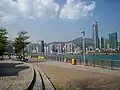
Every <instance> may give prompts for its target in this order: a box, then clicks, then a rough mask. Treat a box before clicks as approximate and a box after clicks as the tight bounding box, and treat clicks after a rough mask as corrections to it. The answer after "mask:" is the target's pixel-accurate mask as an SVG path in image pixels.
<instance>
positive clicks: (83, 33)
mask: <svg viewBox="0 0 120 90" xmlns="http://www.w3.org/2000/svg"><path fill="white" fill-rule="evenodd" d="M81 33H82V35H83V60H84V66H85V65H86V60H85V31H82V32H81Z"/></svg>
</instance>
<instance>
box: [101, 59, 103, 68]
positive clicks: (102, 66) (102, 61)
mask: <svg viewBox="0 0 120 90" xmlns="http://www.w3.org/2000/svg"><path fill="white" fill-rule="evenodd" d="M101 68H104V60H101Z"/></svg>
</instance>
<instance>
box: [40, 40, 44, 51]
mask: <svg viewBox="0 0 120 90" xmlns="http://www.w3.org/2000/svg"><path fill="white" fill-rule="evenodd" d="M41 52H42V53H44V41H41Z"/></svg>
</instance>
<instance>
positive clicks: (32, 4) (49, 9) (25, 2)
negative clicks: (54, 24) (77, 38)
mask: <svg viewBox="0 0 120 90" xmlns="http://www.w3.org/2000/svg"><path fill="white" fill-rule="evenodd" d="M76 1H78V0H67V3H66V4H65V5H64V6H63V7H61V10H60V5H59V4H58V3H57V2H55V0H0V21H2V22H7V21H10V20H13V19H16V18H19V17H22V18H29V19H36V18H54V17H56V16H57V15H58V14H59V11H60V15H58V16H59V17H60V18H63V19H79V18H81V17H85V16H88V15H89V14H90V15H92V11H93V10H94V8H95V2H92V3H91V4H89V5H88V4H87V3H86V2H81V1H79V2H76Z"/></svg>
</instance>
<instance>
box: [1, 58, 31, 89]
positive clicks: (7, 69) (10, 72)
mask: <svg viewBox="0 0 120 90" xmlns="http://www.w3.org/2000/svg"><path fill="white" fill-rule="evenodd" d="M32 77H33V70H32V69H31V68H29V67H28V66H27V65H25V64H23V63H22V62H19V61H12V60H4V61H0V90H25V89H27V87H28V85H29V84H30V82H31V80H32Z"/></svg>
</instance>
